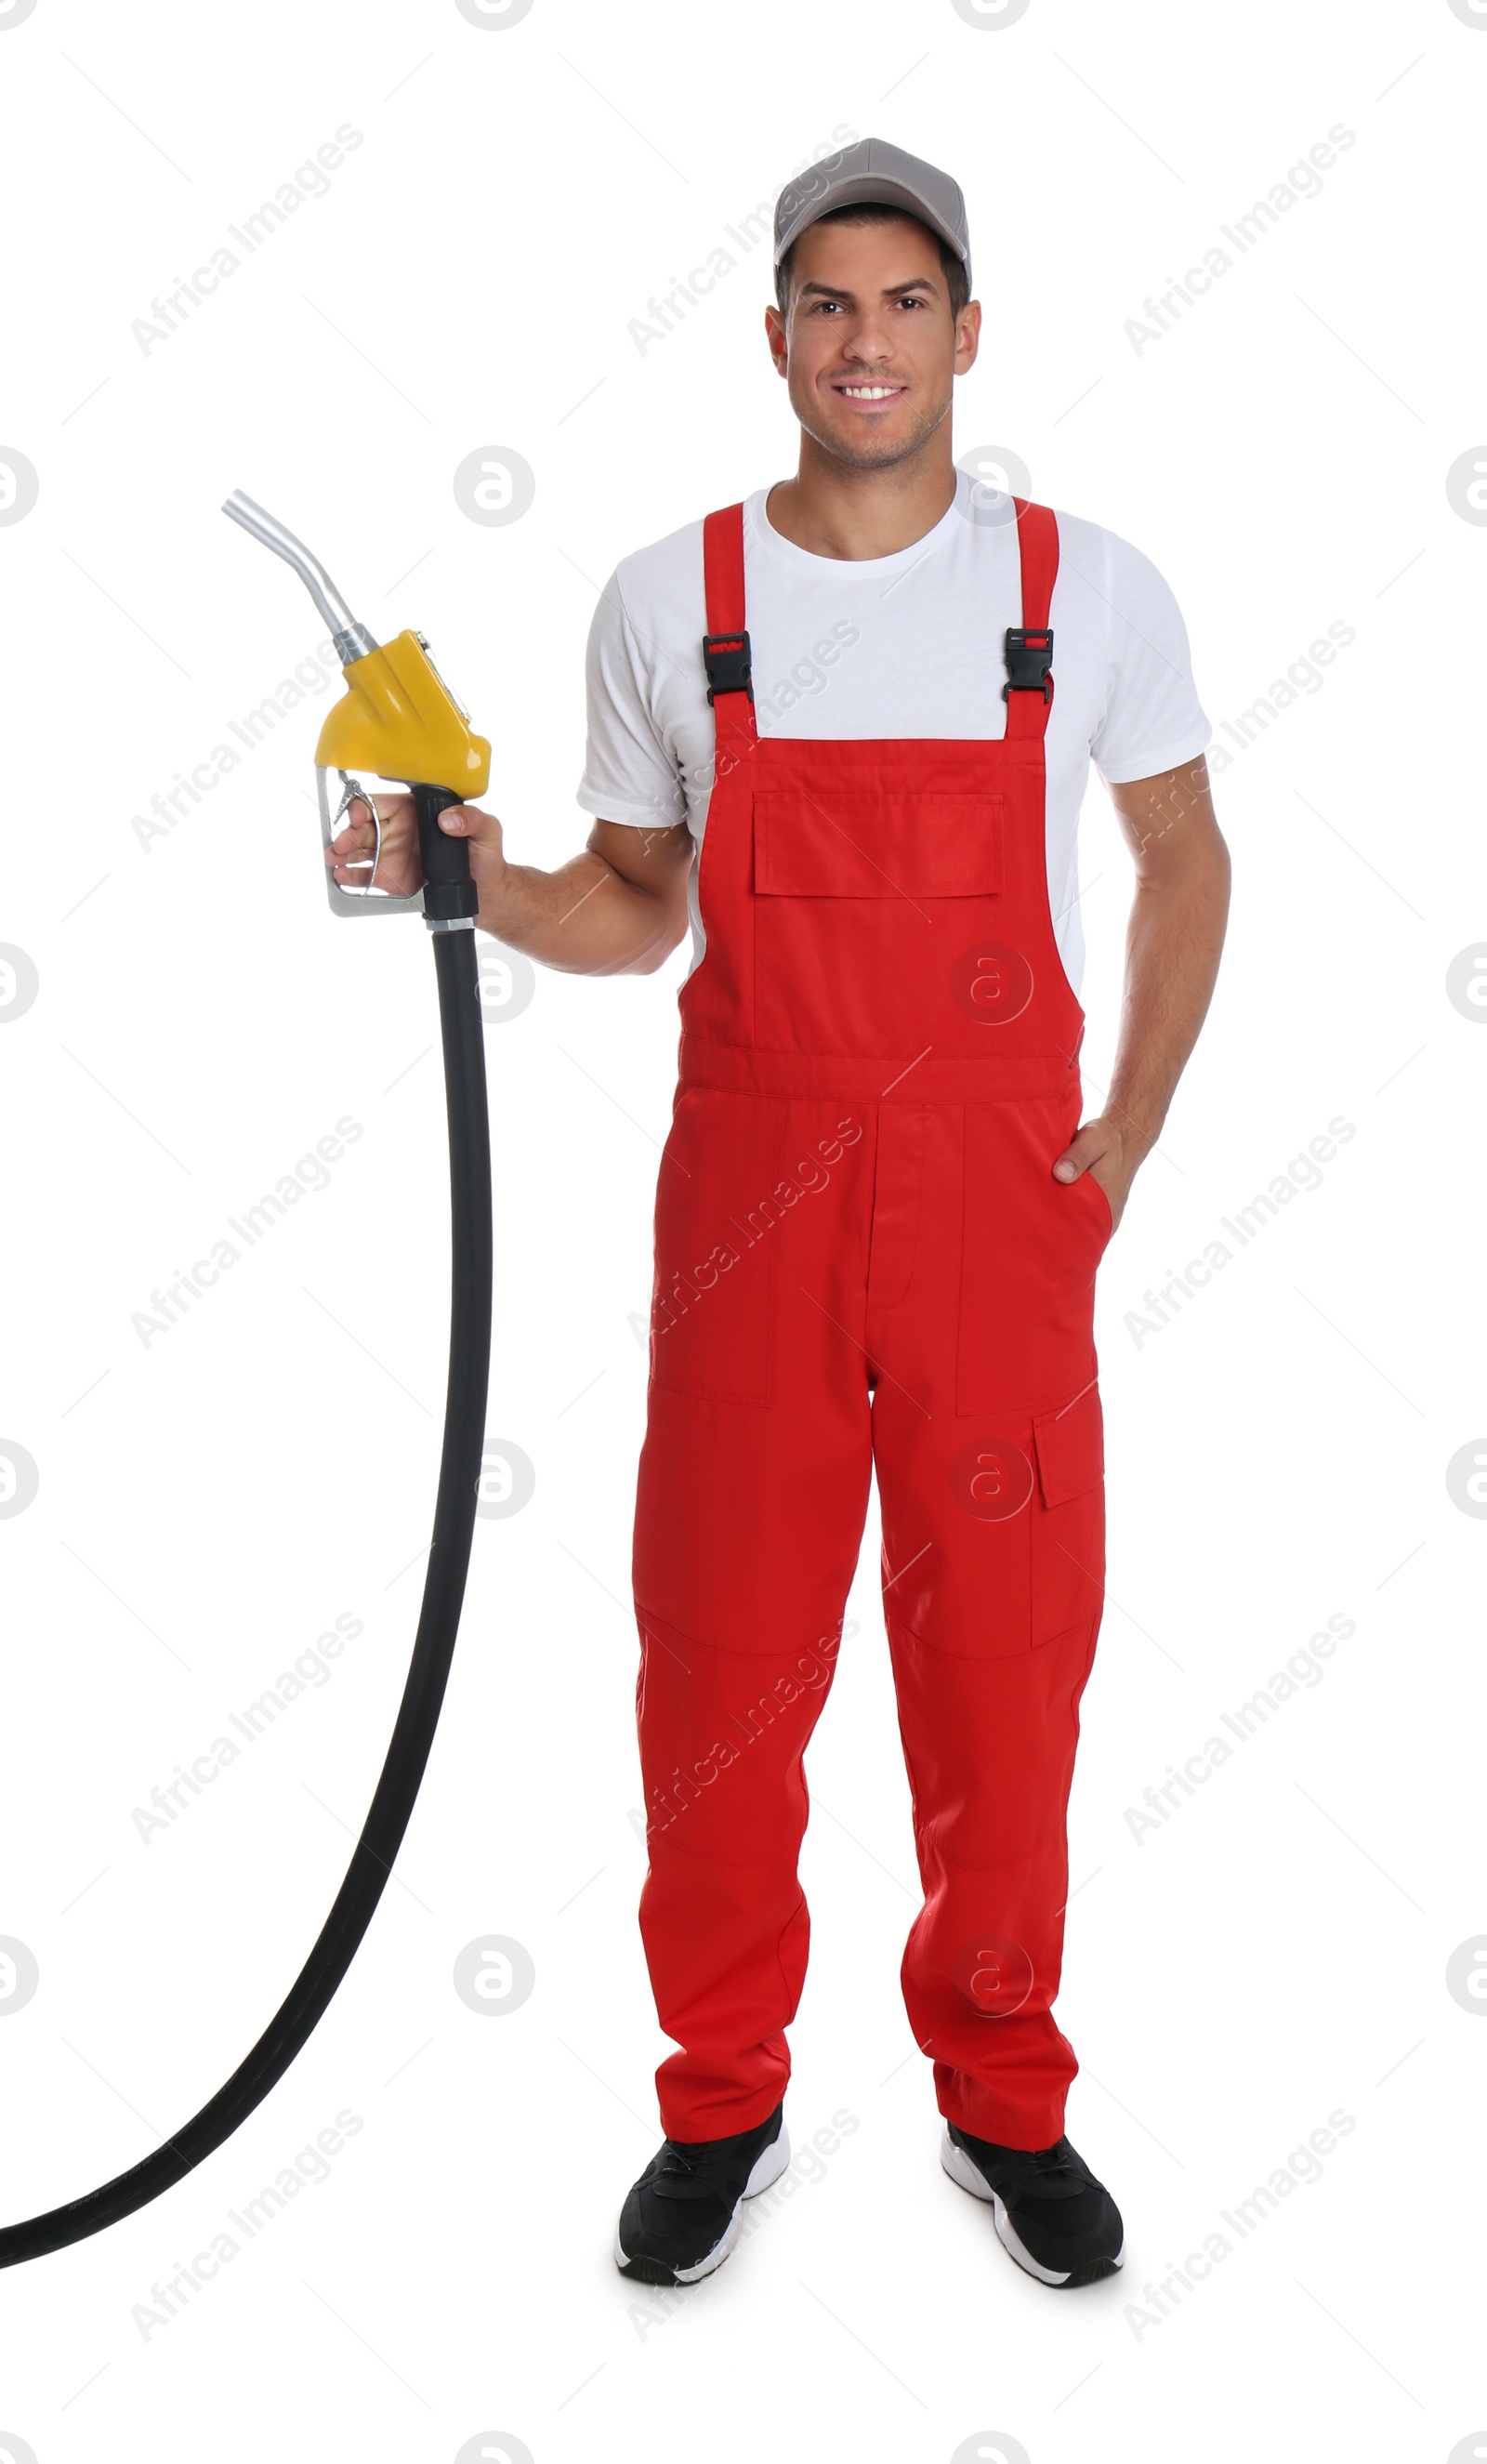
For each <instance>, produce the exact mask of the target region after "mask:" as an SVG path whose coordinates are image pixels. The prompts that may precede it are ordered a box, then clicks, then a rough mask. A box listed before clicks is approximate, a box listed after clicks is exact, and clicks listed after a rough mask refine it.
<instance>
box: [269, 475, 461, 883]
mask: <svg viewBox="0 0 1487 2464" xmlns="http://www.w3.org/2000/svg"><path fill="white" fill-rule="evenodd" d="M222 510H223V512H224V513H225V514H228V515H230V517H231V518H232V520H233V521H234V522H239V523H241V525H242V527H243V529H244V530H245V531H247V532H248V533H249V535H250V537H251V538H252V539H261V540H262V542H263V544H264V546H265V547H268V548H272V549H273V553H274V555H275V556H281V557H282V558H283V560H284V561H285V563H286V564H292V565H293V566H294V568H295V572H296V573H297V574H298V576H299V579H300V581H301V582H302V583H304V585H305V588H306V589H307V590H308V591H309V593H310V596H311V598H312V599H313V600H314V601H315V604H316V605H317V608H318V609H319V611H320V614H321V616H322V617H323V618H324V620H325V622H326V624H327V625H328V626H329V627H330V628H331V632H332V634H333V636H334V638H335V644H336V655H337V657H338V658H339V661H340V664H341V666H342V668H343V669H344V670H345V672H346V691H345V693H343V694H342V696H341V698H340V700H339V701H338V702H336V703H335V704H334V705H333V706H332V708H331V709H330V710H328V711H327V712H326V714H325V721H324V724H323V726H322V727H321V729H320V737H319V742H318V744H317V747H316V756H315V759H316V780H317V790H318V798H319V806H320V838H321V843H322V845H323V847H325V848H326V850H327V851H329V849H330V847H331V842H332V839H333V838H334V837H335V835H336V833H337V830H338V829H339V825H340V823H341V821H342V819H343V818H344V816H345V814H346V813H347V812H348V811H349V809H350V807H351V805H352V804H353V803H356V802H358V801H361V802H363V803H365V804H366V805H367V806H368V807H369V809H370V812H371V816H372V822H373V825H374V830H375V834H376V848H375V852H374V854H373V856H372V860H371V863H370V865H369V866H365V865H362V864H361V863H360V862H354V863H346V862H344V861H343V862H342V865H341V869H342V870H343V871H353V872H355V871H363V870H365V871H367V872H369V874H370V878H369V880H368V882H367V884H366V886H365V888H364V889H359V890H351V891H348V890H343V889H342V888H341V887H340V885H339V883H338V882H337V880H336V879H335V875H334V871H333V870H332V869H329V868H327V871H326V876H325V887H326V894H327V896H328V897H329V900H330V903H331V908H332V910H333V912H334V913H336V914H338V915H400V914H405V913H407V911H408V910H409V909H410V908H411V909H416V910H417V911H418V912H419V913H421V914H422V915H423V917H424V919H425V921H426V924H427V925H428V927H429V930H430V931H431V932H450V931H458V930H462V929H472V928H473V918H474V917H475V915H476V914H477V913H479V905H480V902H479V898H478V896H477V894H476V891H475V888H474V885H473V883H472V881H471V879H470V848H469V847H468V845H467V844H466V842H465V841H464V840H463V839H461V838H457V837H448V836H446V834H445V833H444V832H443V831H442V830H441V829H440V828H439V815H440V814H441V813H442V812H444V811H445V810H447V808H448V806H449V805H450V804H459V803H466V802H467V801H468V800H469V799H470V798H471V797H474V796H482V795H484V793H485V790H486V787H487V785H488V783H489V781H490V777H491V747H490V744H489V743H488V742H487V740H486V738H485V737H483V736H477V735H476V734H475V732H474V730H473V728H472V727H471V726H470V714H469V712H468V711H467V710H466V709H465V706H464V704H463V703H462V702H461V701H460V700H459V699H458V698H457V696H456V695H455V694H454V693H451V692H450V690H449V688H448V685H447V684H446V682H445V680H444V678H443V676H441V674H440V673H439V671H438V669H437V668H436V667H435V666H434V663H433V660H432V659H431V657H430V656H429V652H428V644H427V643H426V640H425V639H424V636H423V634H422V633H412V632H404V633H398V634H395V635H394V636H393V639H392V640H391V641H390V642H387V643H384V644H381V645H379V644H378V643H377V642H375V641H374V640H373V638H372V636H371V634H370V633H369V632H368V631H367V629H366V627H365V626H364V625H359V624H358V622H357V620H356V618H355V617H354V616H353V615H352V613H351V610H350V608H349V607H348V606H347V605H346V603H345V601H344V599H342V597H341V595H340V592H339V590H338V589H337V587H336V585H335V583H333V582H332V580H331V578H330V575H329V574H328V573H327V572H326V570H325V567H324V565H323V564H322V563H321V562H320V561H319V558H318V557H315V556H312V555H311V553H310V551H309V549H308V548H307V547H305V546H303V545H302V544H301V542H300V541H299V540H298V539H295V535H294V533H293V531H287V530H286V529H285V527H284V525H283V523H282V522H279V521H275V520H274V518H273V515H272V514H266V513H265V512H264V510H263V507H262V506H261V505H255V504H254V503H253V500H252V498H251V496H245V495H244V494H243V492H242V490H241V488H234V490H233V492H232V494H231V495H230V496H229V498H228V500H227V502H226V504H225V505H224V506H223V508H222ZM363 772H364V773H366V774H367V775H368V776H370V777H372V778H374V779H388V780H392V781H406V783H407V785H408V787H409V788H410V789H411V791H412V796H413V802H414V804H415V807H416V809H417V814H418V836H419V848H420V852H421V854H422V857H423V865H424V887H423V889H422V890H421V891H414V892H413V893H412V894H411V895H409V896H399V897H389V896H386V895H384V894H383V892H382V891H379V890H378V889H377V887H376V882H377V866H378V863H379V861H380V859H381V854H382V822H381V819H380V816H379V814H378V808H377V800H376V798H375V797H374V796H371V795H369V794H368V793H367V790H366V789H365V788H364V787H363V786H362V784H361V773H363ZM333 778H336V779H339V782H340V783H339V801H334V802H333V790H332V786H331V781H332V779H333Z"/></svg>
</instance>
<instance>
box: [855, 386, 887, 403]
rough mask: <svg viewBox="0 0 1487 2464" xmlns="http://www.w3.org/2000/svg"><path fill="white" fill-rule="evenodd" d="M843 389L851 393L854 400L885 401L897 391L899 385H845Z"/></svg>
mask: <svg viewBox="0 0 1487 2464" xmlns="http://www.w3.org/2000/svg"><path fill="white" fill-rule="evenodd" d="M898 391H899V387H898V386H897V385H843V386H842V392H843V393H844V394H849V395H850V396H851V398H852V400H853V401H854V402H883V401H885V400H886V397H887V396H888V395H889V394H892V393H897V392H898Z"/></svg>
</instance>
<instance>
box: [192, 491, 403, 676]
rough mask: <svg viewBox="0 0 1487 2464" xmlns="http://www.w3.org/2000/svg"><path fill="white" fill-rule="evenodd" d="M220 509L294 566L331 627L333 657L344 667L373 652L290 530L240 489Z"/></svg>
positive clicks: (333, 586)
mask: <svg viewBox="0 0 1487 2464" xmlns="http://www.w3.org/2000/svg"><path fill="white" fill-rule="evenodd" d="M222 510H223V512H224V513H225V514H227V515H229V516H230V517H231V519H232V520H233V521H234V522H240V523H241V524H242V527H243V529H244V530H245V531H247V532H248V533H249V534H250V535H251V537H252V538H253V539H261V540H262V542H263V544H264V546H265V547H269V548H272V549H273V553H274V555H275V556H281V557H282V558H283V560H284V561H285V563H286V564H292V565H293V566H294V568H295V572H296V573H297V574H298V576H299V579H300V581H301V582H302V583H304V585H305V588H306V589H307V590H308V591H309V593H310V596H311V598H312V599H313V600H314V601H315V604H316V605H317V608H318V609H319V611H320V614H321V615H322V616H323V617H324V619H325V622H326V624H327V625H328V626H329V627H330V628H331V632H332V634H333V635H334V637H335V643H336V656H337V657H338V659H339V661H340V664H341V666H342V667H343V668H347V667H350V665H351V663H352V661H353V660H354V659H364V658H365V657H366V654H367V652H368V651H369V650H375V649H376V648H377V644H376V641H375V640H374V638H373V636H372V635H371V634H370V633H369V632H368V631H367V629H366V627H365V626H364V625H359V624H358V622H357V620H356V618H355V617H354V616H353V615H352V613H351V610H350V608H349V607H348V606H347V605H346V603H345V601H344V599H342V597H341V595H340V592H339V590H338V589H337V587H336V584H335V583H334V582H332V580H331V578H330V575H329V574H328V573H327V572H326V570H325V567H324V565H323V564H322V563H321V562H320V560H319V558H318V557H316V556H312V555H311V553H310V551H309V549H308V548H307V547H305V546H304V545H302V543H301V542H300V541H299V540H298V539H295V535H294V532H293V531H287V530H286V529H285V527H284V525H283V523H282V522H277V521H275V520H274V518H273V515H272V514H266V513H265V512H264V510H263V507H262V506H261V505H255V504H254V503H253V500H252V498H251V496H245V495H244V494H243V491H242V489H241V488H234V489H233V491H232V494H231V495H230V496H229V498H228V500H227V502H226V504H225V505H224V506H223V508H222Z"/></svg>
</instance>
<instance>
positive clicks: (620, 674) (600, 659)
mask: <svg viewBox="0 0 1487 2464" xmlns="http://www.w3.org/2000/svg"><path fill="white" fill-rule="evenodd" d="M584 677H585V685H586V691H587V699H588V747H587V754H586V758H585V760H584V765H583V776H582V778H581V779H580V781H579V804H580V805H581V807H582V809H583V811H584V812H586V813H592V814H593V815H594V817H595V819H596V820H598V821H604V822H623V823H628V824H631V825H634V826H635V827H637V828H642V829H654V828H656V826H657V825H658V824H659V825H661V826H663V827H667V828H669V827H670V825H672V824H673V823H675V822H682V821H685V820H686V818H687V801H686V798H685V796H684V795H683V792H682V782H681V779H680V777H679V775H678V773H677V769H676V765H675V763H674V762H673V761H672V759H671V758H670V756H669V754H668V753H667V748H666V745H665V743H664V741H663V739H662V737H661V735H660V732H659V730H658V729H657V726H656V723H655V719H654V717H653V716H652V712H653V709H654V691H653V685H654V659H653V657H652V655H651V653H650V652H649V651H648V649H647V648H646V645H645V640H644V638H643V636H642V634H641V632H640V629H639V627H637V626H636V625H635V624H634V623H633V621H632V619H631V617H630V613H629V610H628V609H627V607H626V606H625V604H624V596H623V591H622V589H621V586H620V577H619V574H618V573H615V574H612V575H611V576H610V579H609V581H608V582H607V583H605V585H604V588H603V590H602V592H601V595H600V600H599V605H597V607H596V608H595V610H594V620H593V623H592V624H591V625H590V627H589V638H588V650H587V653H586V656H585V661H584Z"/></svg>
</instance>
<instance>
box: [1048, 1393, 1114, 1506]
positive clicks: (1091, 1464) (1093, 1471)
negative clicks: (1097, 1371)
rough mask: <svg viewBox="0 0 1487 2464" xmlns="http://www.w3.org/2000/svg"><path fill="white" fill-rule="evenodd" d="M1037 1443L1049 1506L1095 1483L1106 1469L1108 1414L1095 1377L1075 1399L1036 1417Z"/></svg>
mask: <svg viewBox="0 0 1487 2464" xmlns="http://www.w3.org/2000/svg"><path fill="white" fill-rule="evenodd" d="M1033 1444H1034V1448H1035V1450H1036V1452H1037V1455H1038V1480H1039V1487H1040V1488H1041V1490H1042V1494H1043V1504H1044V1505H1045V1506H1062V1505H1063V1504H1064V1502H1065V1500H1066V1499H1068V1498H1071V1497H1079V1496H1082V1493H1083V1491H1084V1490H1085V1489H1086V1488H1093V1487H1094V1486H1095V1485H1096V1483H1097V1482H1098V1481H1100V1480H1101V1479H1102V1478H1103V1477H1104V1414H1103V1413H1102V1411H1101V1409H1100V1388H1099V1386H1098V1385H1097V1384H1096V1382H1095V1381H1094V1379H1093V1378H1092V1379H1091V1380H1090V1382H1089V1384H1088V1385H1087V1386H1086V1387H1085V1388H1084V1389H1083V1391H1082V1393H1081V1394H1079V1395H1076V1396H1075V1397H1074V1399H1073V1401H1072V1402H1071V1403H1065V1404H1063V1405H1062V1407H1061V1409H1060V1410H1059V1411H1057V1412H1040V1413H1039V1414H1038V1415H1037V1416H1036V1417H1035V1419H1034V1421H1033Z"/></svg>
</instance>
